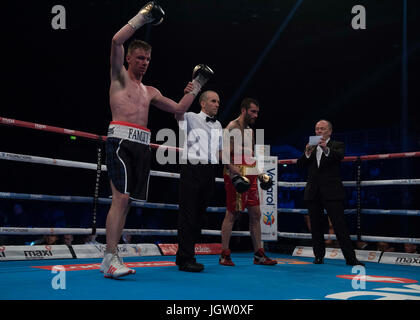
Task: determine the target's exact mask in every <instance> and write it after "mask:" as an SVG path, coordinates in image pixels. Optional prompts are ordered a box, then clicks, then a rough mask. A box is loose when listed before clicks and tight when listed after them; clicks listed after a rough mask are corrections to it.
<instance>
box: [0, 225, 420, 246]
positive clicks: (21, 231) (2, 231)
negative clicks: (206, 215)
mask: <svg viewBox="0 0 420 320" xmlns="http://www.w3.org/2000/svg"><path fill="white" fill-rule="evenodd" d="M91 233H92V229H91V228H25V227H0V235H11V234H13V235H63V234H73V235H88V234H91ZM96 234H97V235H105V234H106V229H104V228H98V229H96ZM123 234H130V235H138V236H176V235H177V234H178V231H177V230H165V229H124V230H123ZM201 234H202V235H208V236H220V235H221V231H220V230H208V229H203V230H202V231H201ZM249 235H250V232H249V231H232V236H238V237H247V236H249ZM277 235H278V236H279V237H282V238H291V239H311V237H312V236H311V234H310V233H293V232H280V231H279V232H277ZM350 238H351V239H352V240H354V241H355V240H357V239H358V237H357V236H356V235H350ZM324 239H325V240H336V239H337V237H336V236H335V234H324ZM361 240H363V241H368V242H378V241H385V242H391V243H413V244H420V238H401V237H381V236H365V235H362V236H361Z"/></svg>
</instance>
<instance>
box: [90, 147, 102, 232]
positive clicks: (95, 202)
mask: <svg viewBox="0 0 420 320" xmlns="http://www.w3.org/2000/svg"><path fill="white" fill-rule="evenodd" d="M96 151H97V161H96V164H97V167H96V181H95V193H94V196H93V213H92V235H96V212H97V208H98V199H99V182H100V180H101V171H102V170H101V169H102V141H101V140H99V141H98V144H97V148H96Z"/></svg>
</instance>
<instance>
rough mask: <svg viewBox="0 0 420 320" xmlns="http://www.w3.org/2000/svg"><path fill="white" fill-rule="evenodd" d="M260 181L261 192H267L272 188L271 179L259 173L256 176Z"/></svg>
mask: <svg viewBox="0 0 420 320" xmlns="http://www.w3.org/2000/svg"><path fill="white" fill-rule="evenodd" d="M258 180H259V181H260V187H261V189H263V190H268V189H270V188H271V187H272V186H273V179H272V178H271V177H270V176H269V175H268V174H266V173H260V174H259V175H258Z"/></svg>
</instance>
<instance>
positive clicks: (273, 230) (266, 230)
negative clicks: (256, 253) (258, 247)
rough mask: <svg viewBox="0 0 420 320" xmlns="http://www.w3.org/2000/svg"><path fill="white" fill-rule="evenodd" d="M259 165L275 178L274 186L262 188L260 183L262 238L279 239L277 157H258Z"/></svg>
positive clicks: (266, 239) (263, 239)
mask: <svg viewBox="0 0 420 320" xmlns="http://www.w3.org/2000/svg"><path fill="white" fill-rule="evenodd" d="M257 159H258V167H259V168H261V169H262V170H260V171H262V172H264V173H266V174H268V175H269V176H270V177H271V179H273V186H272V187H271V188H270V189H268V190H262V189H261V188H260V186H259V185H258V189H259V196H260V210H261V240H262V241H276V240H277V157H267V156H264V157H262V158H261V157H258V158H257Z"/></svg>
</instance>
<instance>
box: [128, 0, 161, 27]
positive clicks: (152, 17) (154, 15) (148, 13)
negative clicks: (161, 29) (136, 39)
mask: <svg viewBox="0 0 420 320" xmlns="http://www.w3.org/2000/svg"><path fill="white" fill-rule="evenodd" d="M164 16H165V12H164V11H163V9H162V7H161V6H160V5H158V4H157V2H156V1H150V2H148V3H147V4H146V5H144V6H143V8H141V9H140V11H139V13H138V14H137V15H136V16H135V17H133V18H132V19H131V20H130V21H128V24H129V25H130V26H131V27H132V28H133V29H134V30H137V29H138V28H140V27H141V26H142V25H144V24H146V23H151V24H152V25H154V26H157V25H158V24H160V23H162V21H163V18H164Z"/></svg>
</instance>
